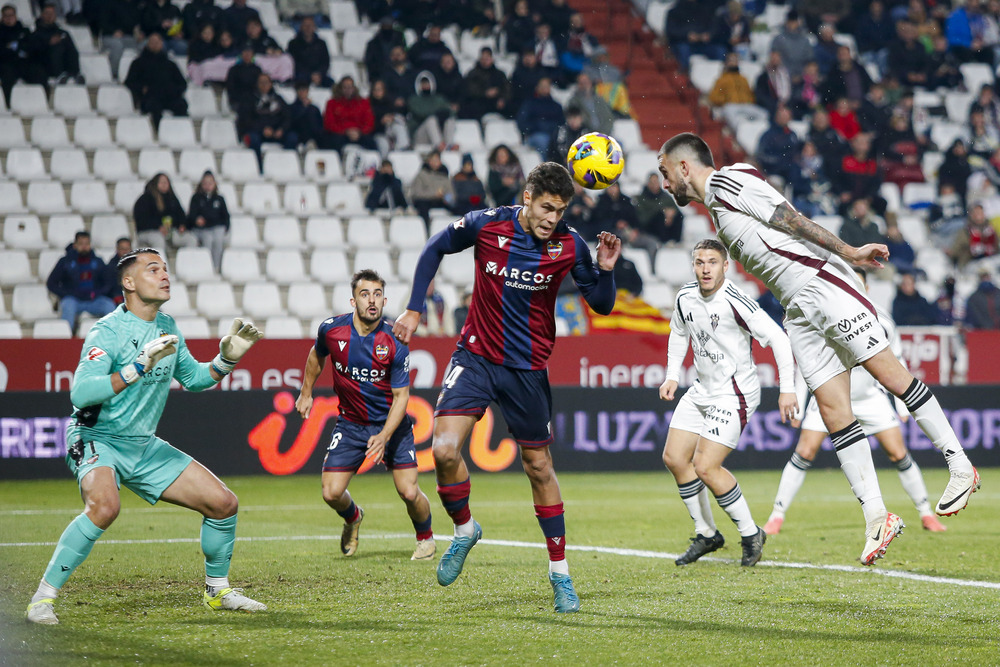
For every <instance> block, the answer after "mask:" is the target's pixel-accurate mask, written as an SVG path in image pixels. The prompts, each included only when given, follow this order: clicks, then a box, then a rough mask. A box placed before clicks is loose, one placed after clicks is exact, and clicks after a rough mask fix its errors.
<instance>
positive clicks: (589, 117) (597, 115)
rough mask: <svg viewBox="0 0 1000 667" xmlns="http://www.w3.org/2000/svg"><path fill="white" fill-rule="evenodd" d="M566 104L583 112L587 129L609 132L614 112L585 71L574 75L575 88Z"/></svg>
mask: <svg viewBox="0 0 1000 667" xmlns="http://www.w3.org/2000/svg"><path fill="white" fill-rule="evenodd" d="M566 106H571V107H576V108H577V109H579V110H580V111H581V112H582V113H583V126H584V127H586V128H587V129H588V130H591V131H595V132H601V133H603V134H611V129H612V128H613V127H614V124H615V112H614V111H612V110H611V105H610V104H608V102H607V100H605V99H604V98H603V97H601V96H600V95H598V94H597V91H596V90H595V89H594V81H593V79H591V78H590V75H589V74H587V73H586V72H581V73H580V75H579V76H578V77H576V88H574V89H573V94H572V95H570V98H569V101H568V102H567V103H566ZM564 155H565V154H564Z"/></svg>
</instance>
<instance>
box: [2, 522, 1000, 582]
mask: <svg viewBox="0 0 1000 667" xmlns="http://www.w3.org/2000/svg"><path fill="white" fill-rule="evenodd" d="M434 537H435V539H438V540H444V541H451V538H452V536H451V535H435V536H434ZM364 538H365V539H366V540H370V539H377V540H378V539H381V540H396V539H413V534H412V533H365V537H364ZM339 539H340V535H270V536H262V537H237V538H236V541H237V542H308V541H329V540H339ZM199 542H200V540H199V539H197V538H193V537H178V538H170V539H156V540H153V539H149V540H100V541H99V542H98V543H97V544H106V545H130V544H197V543H199ZM480 543H481V544H488V545H491V546H498V547H517V548H524V549H544V548H545V545H544V544H542V543H539V542H518V541H514V540H480ZM55 545H56V543H55V542H0V547H53V546H55ZM566 549H567V550H568V551H584V552H590V553H602V554H609V555H613V556H631V557H633V558H658V559H661V560H674V559H676V558H677V557H678V556H680V554H673V553H667V552H663V551H646V550H643V549H619V548H617V547H597V546H586V545H580V544H570V545H567V546H566ZM701 560H704V561H713V562H718V563H735V562H736V561H735V560H734V559H729V558H712V557H706V558H702V559H701ZM757 565H758V566H760V567H786V568H792V569H796V570H823V571H827V572H847V573H850V574H865V575H879V576H883V577H890V578H893V579H908V580H910V581H920V582H925V583H931V584H947V585H952V586H968V587H972V588H991V589H995V590H1000V582H994V581H975V580H971V579H955V578H952V577H933V576H930V575H926V574H916V573H913V572H903V571H901V570H881V569H875V568H863V567H858V566H855V565H817V564H815V563H794V562H782V561H770V560H762V561H760V562H759V563H758V564H757Z"/></svg>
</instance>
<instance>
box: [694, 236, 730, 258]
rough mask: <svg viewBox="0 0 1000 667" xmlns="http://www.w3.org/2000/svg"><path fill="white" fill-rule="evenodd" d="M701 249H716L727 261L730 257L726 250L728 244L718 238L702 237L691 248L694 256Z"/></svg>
mask: <svg viewBox="0 0 1000 667" xmlns="http://www.w3.org/2000/svg"><path fill="white" fill-rule="evenodd" d="M699 250H714V251H715V252H717V253H719V254H720V255H722V259H723V261H727V260H728V259H729V253H728V252H727V251H726V246H724V245H722V243H721V242H720V241H719V240H717V239H702V240H700V241H698V242H697V243H695V244H694V248H693V249H692V250H691V256H692V257H694V254H695V253H696V252H698V251H699Z"/></svg>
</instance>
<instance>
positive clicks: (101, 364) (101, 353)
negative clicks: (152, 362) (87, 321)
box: [70, 322, 138, 408]
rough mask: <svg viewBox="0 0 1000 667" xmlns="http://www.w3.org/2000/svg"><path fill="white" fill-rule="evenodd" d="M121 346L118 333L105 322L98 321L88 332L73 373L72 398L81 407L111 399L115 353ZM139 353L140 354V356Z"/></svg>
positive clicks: (113, 393)
mask: <svg viewBox="0 0 1000 667" xmlns="http://www.w3.org/2000/svg"><path fill="white" fill-rule="evenodd" d="M117 349H118V336H116V335H115V332H114V330H113V329H112V328H111V327H110V326H108V325H107V324H105V323H102V322H98V323H97V324H95V325H94V326H93V327H92V328H91V329H90V331H89V332H88V333H87V337H86V338H85V339H84V341H83V349H82V350H81V351H80V362H79V363H78V364H77V367H76V373H74V374H73V386H72V387H71V388H70V400H72V401H73V405H75V406H76V407H78V408H85V407H88V406H91V405H99V404H101V403H104V402H105V401H107V400H109V399H111V398H112V397H113V396H114V395H115V390H114V389H112V387H111V374H112V373H113V372H114V371H116V370H118V369H116V368H115V367H114V363H115V360H114V355H115V353H116V351H117ZM137 356H138V355H137Z"/></svg>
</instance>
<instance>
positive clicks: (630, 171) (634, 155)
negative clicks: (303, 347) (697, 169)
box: [525, 150, 660, 183]
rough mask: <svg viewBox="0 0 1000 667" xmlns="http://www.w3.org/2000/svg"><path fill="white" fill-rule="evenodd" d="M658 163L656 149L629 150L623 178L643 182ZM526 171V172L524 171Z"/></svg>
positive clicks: (658, 166) (657, 167)
mask: <svg viewBox="0 0 1000 667" xmlns="http://www.w3.org/2000/svg"><path fill="white" fill-rule="evenodd" d="M659 168H660V163H659V161H658V160H657V159H656V151H651V150H637V151H629V153H628V155H627V156H626V158H625V178H626V179H628V180H629V181H633V182H635V183H645V182H646V179H648V178H649V173H650V172H654V171H657V170H658V169H659ZM525 173H527V172H525Z"/></svg>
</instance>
